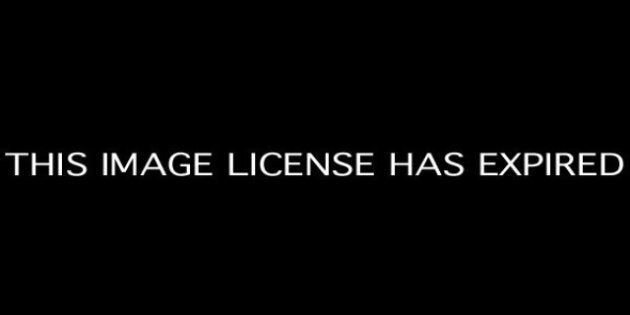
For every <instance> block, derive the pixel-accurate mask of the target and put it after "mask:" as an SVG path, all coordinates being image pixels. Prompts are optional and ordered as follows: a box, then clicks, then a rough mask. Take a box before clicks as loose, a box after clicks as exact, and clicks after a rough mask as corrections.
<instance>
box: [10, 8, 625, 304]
mask: <svg viewBox="0 0 630 315" xmlns="http://www.w3.org/2000/svg"><path fill="white" fill-rule="evenodd" d="M56 9H59V8H56ZM160 9H165V8H160ZM166 9H167V10H166V11H168V13H164V11H163V10H159V11H153V9H151V10H150V9H149V8H143V9H139V10H133V12H131V10H130V9H126V10H120V12H119V11H115V12H111V13H107V14H105V13H103V12H104V11H102V10H105V9H102V10H101V9H99V10H96V11H92V10H90V11H89V12H90V13H87V11H81V10H80V9H77V8H73V10H79V11H77V13H74V14H67V16H66V15H65V14H64V15H62V14H51V13H50V12H52V11H49V12H47V10H45V9H44V10H41V11H38V12H37V13H34V12H35V11H36V10H34V8H31V9H29V11H27V12H28V14H27V15H26V16H21V15H20V17H16V18H15V19H14V20H10V21H7V22H6V23H5V24H6V27H5V32H4V33H5V34H4V35H5V36H4V39H3V45H2V46H3V53H5V57H3V69H4V70H3V89H2V90H3V106H2V115H1V116H0V117H1V120H2V121H1V123H0V126H1V127H0V128H2V130H1V131H2V140H1V142H0V148H1V149H2V151H3V152H5V151H32V152H49V151H53V152H74V151H82V152H86V153H88V154H91V155H93V154H97V153H98V152H102V151H118V152H145V153H146V152H161V153H169V152H175V151H188V152H194V151H205V152H215V154H216V155H217V156H224V155H225V154H226V152H230V151H237V152H250V151H257V152H266V151H280V152H283V151H302V152H304V151H309V152H335V151H350V152H357V151H364V152H376V154H377V155H378V156H386V154H387V152H418V153H424V152H449V151H460V152H463V153H464V154H466V156H467V157H468V159H467V160H468V161H471V162H474V161H475V159H474V157H475V156H476V155H477V154H478V153H479V152H484V151H495V152H523V151H533V152H550V151H551V152H555V151H557V152H561V151H566V152H580V151H588V152H601V151H605V152H618V153H621V154H622V155H624V157H626V156H627V155H626V153H627V140H626V139H625V136H626V135H627V133H628V131H627V129H628V128H627V125H626V122H625V113H624V112H623V108H622V107H623V105H624V104H626V103H627V95H626V94H625V88H626V85H627V83H628V80H627V70H628V65H627V60H626V59H625V58H623V56H627V48H625V47H624V45H623V40H624V38H625V37H624V36H625V35H626V32H625V30H624V29H623V28H621V26H622V25H621V24H622V22H623V21H622V20H619V19H617V18H616V17H615V16H613V15H612V13H611V12H612V11H614V10H609V11H606V12H603V13H599V12H597V11H591V10H587V11H589V13H588V14H585V13H584V12H583V11H582V12H581V13H579V14H578V13H576V12H569V10H568V9H567V8H564V9H560V10H553V12H552V10H551V9H550V8H547V9H546V10H540V11H538V10H533V11H530V10H526V9H525V8H520V9H518V10H516V9H508V8H505V9H504V10H503V11H501V10H502V9H499V8H492V10H490V8H475V9H478V10H479V12H478V11H469V10H468V9H471V8H465V9H463V8H448V9H446V10H441V11H435V10H433V9H426V8H425V9H418V8H414V9H411V8H408V9H406V8H399V9H393V10H385V9H384V8H371V9H372V10H370V11H364V10H363V9H361V10H358V8H353V9H348V10H346V9H344V10H341V9H340V8H337V9H334V10H321V8H320V10H318V9H316V8H310V9H308V10H306V9H298V8H295V9H288V8H284V7H283V8H282V10H280V8H275V9H273V8H264V9H269V11H259V10H258V9H252V8H250V7H247V8H239V9H237V10H236V11H230V13H228V12H227V11H223V10H219V9H204V10H199V11H198V10H194V9H192V8H190V9H186V10H183V11H175V10H173V11H172V12H171V10H170V9H171V8H166ZM259 9H263V8H259ZM381 9H382V10H381ZM586 9H589V8H586ZM285 10H288V11H285ZM291 10H297V11H291ZM494 10H498V11H494ZM342 11H343V12H342ZM375 11H376V13H375ZM55 12H56V11H55ZM64 12H66V13H68V12H75V11H68V10H64ZM79 12H81V13H79ZM107 12H109V11H107ZM193 12H194V13H193ZM263 12H264V13H263ZM269 12H273V13H275V14H272V13H269ZM101 13H103V14H101ZM473 13H474V14H473ZM380 163H385V161H384V160H382V161H380ZM3 166H6V165H4V164H3ZM382 166H384V165H383V164H381V168H382ZM466 166H467V168H468V169H467V175H466V176H464V177H461V178H435V177H431V176H429V177H421V178H411V179H406V178H387V177H383V176H377V177H374V178H360V179H359V178H349V179H348V178H344V179H340V178H276V179H270V178H255V179H235V178H225V177H221V176H219V177H214V178H203V179H201V178H188V179H175V178H144V179H130V178H107V179H106V178H100V177H98V176H97V175H96V174H94V173H93V174H92V175H90V176H87V177H85V178H79V179H70V178H42V177H40V178H28V177H23V178H12V177H10V176H9V174H8V173H7V172H6V170H7V168H6V167H3V170H5V171H4V173H3V174H2V178H1V180H2V204H3V205H2V217H3V219H2V223H3V225H4V226H5V228H3V234H4V237H3V240H4V242H3V243H5V246H4V248H5V251H4V252H5V259H4V260H5V262H9V266H10V267H8V268H6V269H5V271H6V274H7V275H8V276H10V278H11V279H16V281H14V282H13V281H11V282H10V283H11V285H10V286H9V287H10V288H11V292H12V294H13V295H14V296H16V297H24V296H27V297H28V296H33V295H32V294H33V293H34V292H38V293H42V294H41V295H38V296H45V297H49V298H50V297H54V296H56V295H60V296H64V298H52V299H50V300H48V301H49V302H47V303H54V304H58V303H59V304H64V303H66V302H69V303H71V304H73V303H76V302H77V301H78V300H80V301H88V302H94V303H92V305H105V306H106V305H111V304H112V303H114V302H118V301H141V302H142V303H140V304H142V305H158V306H163V305H164V304H171V305H175V307H177V308H180V307H184V306H185V305H183V304H181V302H176V301H181V300H179V298H184V299H185V301H188V302H192V301H200V302H202V303H204V304H207V305H208V306H213V305H214V304H213V303H215V302H211V301H216V300H219V301H222V302H228V303H229V304H230V305H233V307H238V308H240V307H244V306H245V307H251V306H254V307H262V306H266V305H274V306H288V305H289V304H293V303H294V302H298V303H297V304H298V305H301V306H302V307H303V308H304V307H305V308H311V307H317V306H320V307H322V306H323V307H324V308H325V309H328V308H326V305H329V302H346V305H348V307H349V308H350V309H352V308H354V307H360V306H368V307H376V306H377V305H378V306H384V307H385V309H390V308H392V307H399V306H402V305H405V304H407V303H403V302H410V303H411V304H414V305H416V306H418V304H421V303H424V302H421V301H425V300H429V301H432V302H434V303H438V304H440V305H443V307H447V308H450V307H462V306H463V307H473V306H477V305H485V306H488V305H494V306H497V305H498V304H501V302H508V304H509V305H511V306H512V307H518V308H520V307H525V306H535V305H539V302H551V301H555V302H559V301H560V303H558V305H559V306H560V307H565V306H568V305H579V306H583V305H584V304H586V303H589V304H592V305H595V306H601V304H600V303H601V300H599V298H600V297H605V298H606V299H608V302H610V301H613V300H615V299H616V297H617V296H618V294H619V292H618V291H617V289H616V288H615V286H616V285H618V284H620V283H623V279H625V275H624V274H625V272H623V268H622V266H623V265H624V264H625V263H627V259H625V258H623V257H624V256H625V255H623V251H624V247H623V245H625V244H626V242H627V236H628V233H627V230H626V227H625V225H626V223H627V216H626V215H625V214H624V213H623V211H625V210H626V209H627V206H626V198H625V193H626V192H627V182H626V180H627V175H626V172H624V174H622V176H619V177H614V178H566V177H565V178H543V177H531V178H516V177H507V178H479V177H478V176H476V175H475V168H474V165H466ZM96 301H98V304H95V303H96ZM188 302H186V303H185V304H186V305H189V304H190V303H188ZM47 305H48V304H47ZM422 305H424V304H422ZM164 306H165V305H164ZM141 307H142V306H141Z"/></svg>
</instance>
